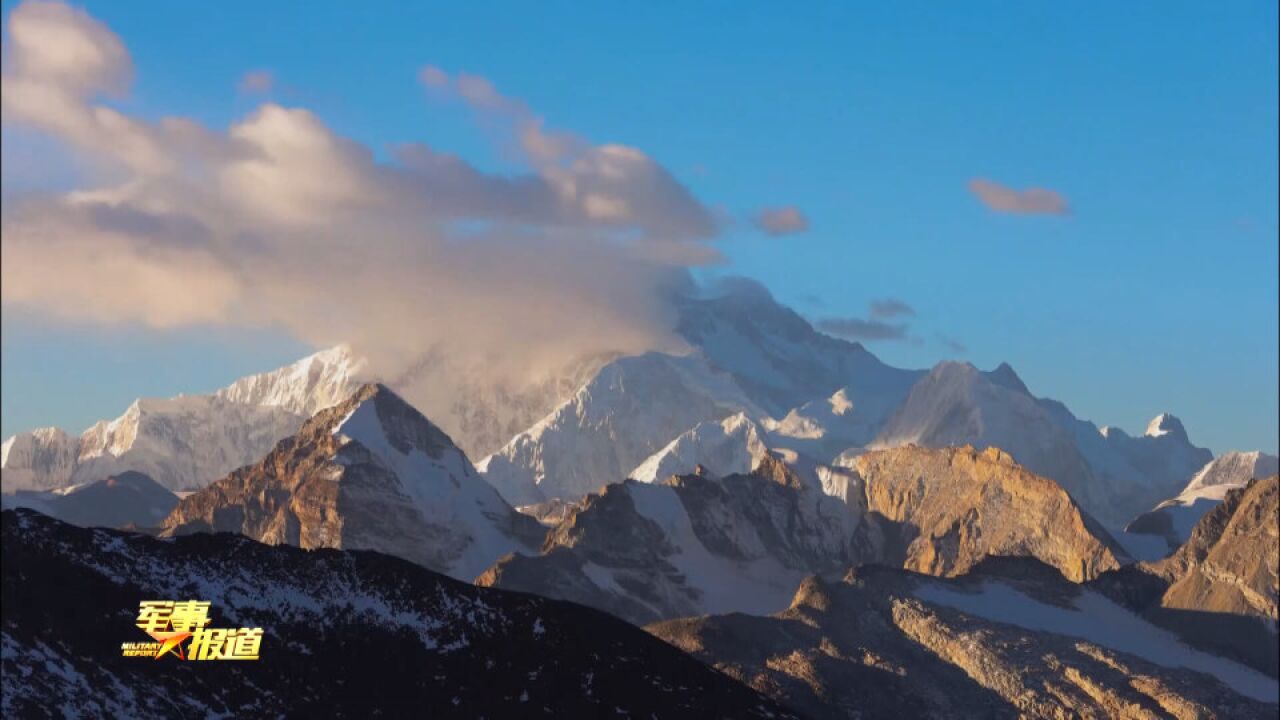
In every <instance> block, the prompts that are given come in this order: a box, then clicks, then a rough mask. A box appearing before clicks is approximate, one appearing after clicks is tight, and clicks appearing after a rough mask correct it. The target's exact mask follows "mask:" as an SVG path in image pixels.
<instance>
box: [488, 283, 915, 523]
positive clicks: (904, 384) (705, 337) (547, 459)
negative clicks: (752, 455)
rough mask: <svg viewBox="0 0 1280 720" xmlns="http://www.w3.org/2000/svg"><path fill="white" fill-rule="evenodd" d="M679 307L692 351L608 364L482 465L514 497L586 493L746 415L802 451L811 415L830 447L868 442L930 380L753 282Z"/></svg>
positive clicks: (527, 499)
mask: <svg viewBox="0 0 1280 720" xmlns="http://www.w3.org/2000/svg"><path fill="white" fill-rule="evenodd" d="M677 305H678V310H679V321H678V324H677V328H676V329H677V332H679V333H680V335H681V336H682V337H683V338H684V339H685V340H686V341H687V342H688V343H689V345H690V352H689V354H688V355H685V356H679V357H677V356H673V355H668V354H662V353H648V354H645V355H643V356H639V357H628V358H621V359H619V360H615V361H613V362H611V363H609V364H607V365H605V366H604V367H603V368H601V369H600V371H599V372H598V373H597V374H596V376H595V377H593V378H592V379H591V380H590V381H589V382H588V383H586V384H585V385H583V386H582V388H580V389H579V391H578V392H577V393H576V394H575V395H574V397H572V398H570V399H569V400H568V401H566V402H565V403H564V404H562V405H561V406H560V407H558V408H556V410H555V411H553V412H552V413H551V414H549V415H548V416H547V417H545V418H543V419H542V420H541V421H539V422H538V423H537V424H535V425H534V426H533V427H531V428H530V429H528V430H526V431H524V432H522V433H520V434H519V435H517V436H516V437H515V438H514V439H513V440H511V442H509V443H507V445H505V446H504V447H503V448H502V449H500V450H499V451H497V452H496V453H494V454H493V455H492V456H490V457H488V458H486V459H484V460H482V461H481V462H480V463H478V467H480V469H481V471H482V472H484V473H485V474H486V477H488V478H489V481H490V482H491V483H493V485H494V486H495V487H497V488H498V490H499V491H500V492H501V493H503V495H504V497H506V498H507V499H508V501H510V502H511V503H512V504H515V505H525V504H533V503H538V502H542V501H544V500H548V499H551V498H555V497H561V498H566V499H570V498H576V497H580V496H581V495H583V494H585V493H587V492H590V491H592V490H595V489H596V488H599V487H600V486H602V485H604V484H606V483H610V482H618V481H620V480H622V479H623V478H625V477H627V475H628V473H630V472H632V471H633V470H635V469H637V466H639V465H640V464H641V463H643V462H645V461H646V460H647V459H648V458H649V456H650V455H652V454H653V453H655V452H657V451H659V450H662V449H663V448H664V447H666V446H667V445H668V444H669V443H671V442H672V441H674V440H676V438H677V437H679V436H680V435H681V434H683V433H685V432H686V431H690V430H691V429H692V428H694V426H695V425H698V424H700V423H705V422H712V423H719V422H720V421H722V420H724V419H725V418H726V417H728V416H729V415H732V414H736V413H738V412H745V413H746V414H747V416H748V417H749V418H750V419H751V420H753V421H754V422H757V423H760V424H762V425H766V424H767V427H771V428H772V427H776V428H778V432H779V433H782V434H787V433H791V434H792V437H794V438H795V439H796V442H795V444H796V445H797V446H799V445H806V446H815V445H822V438H821V437H818V436H806V435H805V434H806V433H810V434H812V433H813V432H814V428H813V427H811V426H810V427H806V426H805V423H806V421H808V420H811V418H810V417H809V415H813V416H814V417H817V418H824V417H827V416H831V417H830V418H827V419H830V420H832V421H831V422H829V424H828V426H827V428H828V429H827V430H826V431H825V432H827V433H828V434H829V436H827V437H826V438H825V439H826V444H827V445H829V446H831V447H839V449H844V447H848V446H849V445H861V444H865V442H866V441H867V440H869V439H870V438H871V436H872V435H873V434H874V429H875V428H878V427H879V426H880V424H881V423H882V422H883V420H884V418H885V417H887V416H888V415H889V413H890V412H892V411H893V409H894V408H895V407H897V406H898V405H899V404H900V403H901V402H902V400H903V399H904V398H905V397H906V395H907V392H908V390H909V389H910V387H911V385H912V383H913V382H914V381H915V379H916V378H918V377H919V376H920V375H921V373H919V372H917V371H911V370H898V369H896V368H892V367H889V366H888V365H885V364H884V363H882V362H880V361H879V360H878V359H876V357H875V356H874V355H872V354H871V353H869V352H867V350H866V349H865V348H863V347H862V346H861V345H859V344H857V343H850V342H846V341H844V340H838V339H836V338H832V337H829V336H827V335H823V334H822V333H819V332H817V331H816V330H814V329H813V327H812V326H810V325H809V323H808V322H806V321H805V320H804V319H803V318H801V317H800V316H799V315H797V314H796V313H795V312H793V311H791V310H790V309H788V308H786V307H783V306H782V305H780V304H778V303H777V302H776V301H774V300H773V298H772V297H770V296H769V294H768V292H767V291H765V290H764V289H763V288H762V287H760V286H758V285H755V284H754V283H747V282H743V283H737V284H734V285H731V286H730V287H729V288H728V289H727V291H726V292H724V293H723V294H721V295H718V296H716V297H712V298H692V297H689V298H682V299H681V300H680V301H679V302H678V303H677ZM833 394H835V395H839V397H836V396H835V395H833ZM823 403H826V405H827V408H826V409H825V410H823V409H822V408H820V407H819V406H820V405H822V404H823ZM850 403H852V405H850ZM793 409H795V410H796V413H795V414H793V415H791V416H789V415H788V413H789V411H791V410H793ZM837 409H838V410H839V412H837ZM774 417H783V418H784V420H782V421H780V422H774V421H773V420H772V418H774ZM834 418H838V420H837V419H834ZM817 432H818V435H821V434H822V433H823V432H824V431H821V430H819V431H817ZM801 440H808V441H809V442H808V443H805V442H801ZM815 440H816V441H817V442H816V443H815V442H814V441H815ZM845 443H847V444H845ZM842 445H843V447H840V446H842ZM819 459H822V460H825V459H827V458H819ZM735 467H739V466H735Z"/></svg>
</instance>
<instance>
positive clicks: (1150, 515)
mask: <svg viewBox="0 0 1280 720" xmlns="http://www.w3.org/2000/svg"><path fill="white" fill-rule="evenodd" d="M1276 471H1277V459H1276V456H1275V455H1268V454H1266V453H1263V452H1258V451H1256V450H1255V451H1254V452H1236V451H1231V452H1227V453H1223V454H1222V455H1220V456H1218V457H1216V458H1214V459H1213V460H1211V461H1209V463H1208V464H1206V465H1205V466H1204V467H1203V468H1201V469H1200V471H1199V472H1197V473H1196V474H1195V476H1194V477H1192V478H1191V481H1190V482H1189V483H1187V486H1186V487H1185V488H1183V490H1182V492H1180V493H1178V496H1177V497H1174V498H1170V499H1168V500H1165V501H1164V502H1162V503H1160V504H1159V505H1157V506H1156V507H1155V508H1154V509H1152V510H1150V511H1148V512H1145V513H1143V514H1141V515H1139V516H1138V517H1136V518H1134V519H1133V521H1132V522H1130V523H1129V524H1128V525H1127V526H1125V529H1124V531H1125V532H1126V533H1129V534H1135V535H1155V536H1158V537H1160V538H1162V539H1163V540H1164V541H1165V542H1166V543H1167V545H1168V548H1169V553H1172V552H1173V551H1175V550H1177V549H1178V547H1179V546H1181V545H1182V544H1183V543H1184V542H1186V541H1187V539H1188V538H1190V537H1191V531H1192V529H1193V528H1195V526H1196V523H1197V522H1199V520H1200V518H1201V517H1203V516H1204V514H1205V513H1207V512H1209V510H1211V509H1213V508H1214V507H1216V506H1217V505H1218V503H1221V502H1222V499H1223V498H1224V497H1226V495H1227V493H1228V492H1230V491H1231V490H1234V489H1236V488H1240V487H1244V486H1245V485H1247V484H1248V483H1249V481H1250V480H1258V479H1261V478H1265V477H1269V476H1271V475H1275V474H1276Z"/></svg>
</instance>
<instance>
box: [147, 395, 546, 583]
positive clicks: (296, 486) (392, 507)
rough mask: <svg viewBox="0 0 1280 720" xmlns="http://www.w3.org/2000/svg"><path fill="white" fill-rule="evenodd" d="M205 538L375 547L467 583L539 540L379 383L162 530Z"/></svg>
mask: <svg viewBox="0 0 1280 720" xmlns="http://www.w3.org/2000/svg"><path fill="white" fill-rule="evenodd" d="M202 531H204V532H209V531H212V532H219V531H227V532H237V533H241V534H243V535H247V536H248V537H251V538H253V539H255V540H259V541H261V542H265V543H269V544H277V545H279V544H288V545H297V546H299V547H303V548H344V549H370V550H378V551H380V552H385V553H389V554H392V555H396V556H399V557H403V558H406V559H408V560H412V561H414V562H417V563H419V564H421V565H424V566H425V567H428V568H431V569H433V570H437V571H440V572H445V573H448V574H450V575H453V576H455V577H459V578H462V579H466V580H470V579H471V578H473V577H475V575H476V574H478V573H479V572H480V571H481V570H483V569H484V568H486V567H488V566H489V565H490V564H491V563H492V562H493V561H494V560H496V559H497V558H499V557H501V556H502V555H503V554H505V553H508V552H511V551H512V550H515V549H518V548H522V547H526V543H530V542H532V543H535V544H536V542H537V540H538V539H539V538H540V537H541V535H542V529H541V528H540V527H539V526H538V524H537V522H536V521H535V520H533V519H532V518H529V517H527V516H525V515H521V514H519V513H516V512H515V511H514V510H513V509H512V508H511V507H510V506H509V505H507V504H506V503H505V502H503V501H502V498H501V497H499V496H498V494H497V493H496V492H495V491H494V490H493V488H492V487H490V486H489V485H488V484H487V483H485V481H484V479H483V478H481V477H480V475H479V474H478V473H477V472H476V470H475V468H473V467H472V466H471V463H470V462H469V461H468V460H467V458H466V456H465V455H464V454H463V453H462V451H461V450H459V449H458V448H457V447H456V446H455V445H454V444H453V441H452V440H450V439H449V436H448V435H446V434H445V433H444V432H443V431H441V430H440V429H439V428H437V427H436V426H435V425H433V424H432V423H431V422H430V421H428V420H427V419H426V418H425V417H423V416H422V414H421V413H419V412H418V411H417V410H415V409H414V408H413V407H411V406H410V405H408V404H407V403H405V402H404V401H403V400H401V399H400V398H399V396H397V395H396V394H395V393H393V392H391V391H390V390H388V389H387V388H386V387H385V386H382V385H376V384H369V385H365V386H363V387H361V388H360V389H359V390H358V391H357V392H356V393H355V394H354V395H352V396H351V397H350V398H349V399H347V400H346V401H345V402H343V403H341V404H339V405H336V406H334V407H331V408H329V409H327V410H323V411H321V412H320V413H318V414H317V415H316V416H315V417H314V418H312V419H311V420H309V421H307V423H306V424H305V425H303V427H302V429H301V431H299V432H298V434H297V435H294V436H292V437H289V438H286V439H284V440H282V441H280V443H279V444H278V445H276V447H275V449H274V450H272V451H271V452H270V453H268V454H267V456H266V457H265V458H263V459H262V460H260V461H259V462H257V463H255V464H253V465H248V466H246V467H243V468H240V469H239V470H236V471H235V472H233V473H231V474H230V475H228V476H227V477H225V478H223V479H221V480H219V481H217V482H215V483H214V484H212V485H210V486H209V487H208V488H205V489H204V490H202V491H200V492H198V493H195V494H194V495H191V496H188V497H186V498H184V499H183V500H182V501H181V502H180V503H179V504H178V506H177V507H176V508H175V509H174V511H173V513H172V514H171V515H170V516H169V517H168V518H166V519H165V521H164V523H163V534H165V535H182V534H188V533H192V532H202Z"/></svg>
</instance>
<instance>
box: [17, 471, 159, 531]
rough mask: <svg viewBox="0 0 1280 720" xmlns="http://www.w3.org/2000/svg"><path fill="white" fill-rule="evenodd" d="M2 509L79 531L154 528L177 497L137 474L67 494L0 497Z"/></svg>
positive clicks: (118, 476) (18, 494)
mask: <svg viewBox="0 0 1280 720" xmlns="http://www.w3.org/2000/svg"><path fill="white" fill-rule="evenodd" d="M0 500H3V503H4V508H5V509H6V510H7V509H11V508H17V507H28V508H32V509H35V510H39V511H40V512H42V513H44V514H46V515H49V516H51V517H55V518H57V519H59V520H62V521H64V522H69V523H71V524H72V525H79V526H81V527H110V528H120V527H125V526H127V525H131V526H134V527H140V528H154V527H156V526H158V525H159V524H160V523H161V521H163V520H164V519H165V517H166V516H168V514H169V513H170V512H171V511H172V510H173V508H174V506H176V505H177V504H178V496H177V495H174V494H173V493H172V492H170V491H169V490H168V489H167V488H165V487H164V486H162V485H160V484H159V483H157V482H156V481H155V480H152V479H151V478H149V477H147V476H146V475H143V474H142V473H138V472H123V473H120V474H119V475H115V476H112V477H109V478H104V479H102V480H99V481H98V482H95V483H89V484H87V485H79V486H76V487H74V488H72V489H70V490H69V491H58V492H34V491H29V490H23V491H19V492H17V493H14V494H12V495H4V496H0Z"/></svg>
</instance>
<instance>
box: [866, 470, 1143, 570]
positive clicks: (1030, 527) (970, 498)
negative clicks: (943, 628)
mask: <svg viewBox="0 0 1280 720" xmlns="http://www.w3.org/2000/svg"><path fill="white" fill-rule="evenodd" d="M850 467H851V468H852V469H853V470H855V471H856V472H857V473H858V475H859V476H860V477H861V478H862V480H863V483H864V488H865V492H866V507H867V510H868V511H869V512H871V513H873V517H875V516H878V517H880V518H883V519H884V521H885V523H886V525H885V529H884V533H885V535H886V543H885V548H886V553H887V557H886V558H885V559H886V561H887V562H888V563H889V564H891V565H901V566H902V567H905V568H907V569H910V570H916V571H919V572H924V573H928V574H931V575H947V576H950V575H961V574H964V573H965V572H967V571H968V570H969V568H971V567H973V566H974V565H975V564H976V563H977V562H979V561H980V560H982V559H983V558H984V557H986V556H989V555H1019V556H1030V557H1035V558H1038V559H1039V560H1041V561H1043V562H1045V563H1047V564H1049V565H1052V566H1053V567H1055V568H1057V569H1058V570H1059V571H1060V572H1062V574H1063V575H1065V576H1067V577H1069V578H1071V579H1072V580H1075V581H1077V582H1079V581H1083V580H1088V579H1090V578H1093V577H1096V576H1097V575H1098V574H1099V573H1101V572H1103V571H1105V570H1109V569H1111V568H1115V567H1119V565H1120V561H1119V558H1120V557H1121V556H1122V555H1123V553H1122V551H1121V550H1120V549H1119V548H1118V547H1117V546H1115V544H1114V541H1112V540H1111V538H1110V536H1108V535H1107V533H1106V531H1105V530H1102V529H1101V528H1100V527H1098V526H1097V524H1096V523H1094V522H1092V521H1091V520H1090V519H1089V517H1088V516H1087V515H1086V514H1085V513H1084V512H1083V511H1082V510H1081V509H1080V508H1079V507H1078V506H1077V505H1076V504H1075V502H1074V501H1073V500H1072V499H1071V497H1070V496H1069V495H1068V494H1067V493H1066V492H1065V491H1064V490H1063V489H1062V488H1061V487H1059V486H1058V485H1057V484H1056V483H1054V482H1053V481H1051V480H1049V479H1047V478H1043V477H1040V476H1038V475H1035V474H1033V473H1031V472H1029V471H1027V470H1026V469H1024V468H1022V467H1021V466H1019V465H1017V464H1016V463H1014V462H1013V459H1012V458H1010V457H1009V455H1008V454H1006V453H1003V452H1001V451H999V450H996V449H994V448H988V449H987V450H984V451H982V452H978V451H977V450H975V449H974V448H973V447H971V446H967V447H963V448H947V449H943V450H933V449H927V448H918V447H904V448H895V449H892V450H881V451H875V452H870V453H866V454H863V455H859V456H857V457H855V458H853V460H852V461H851V463H850Z"/></svg>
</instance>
